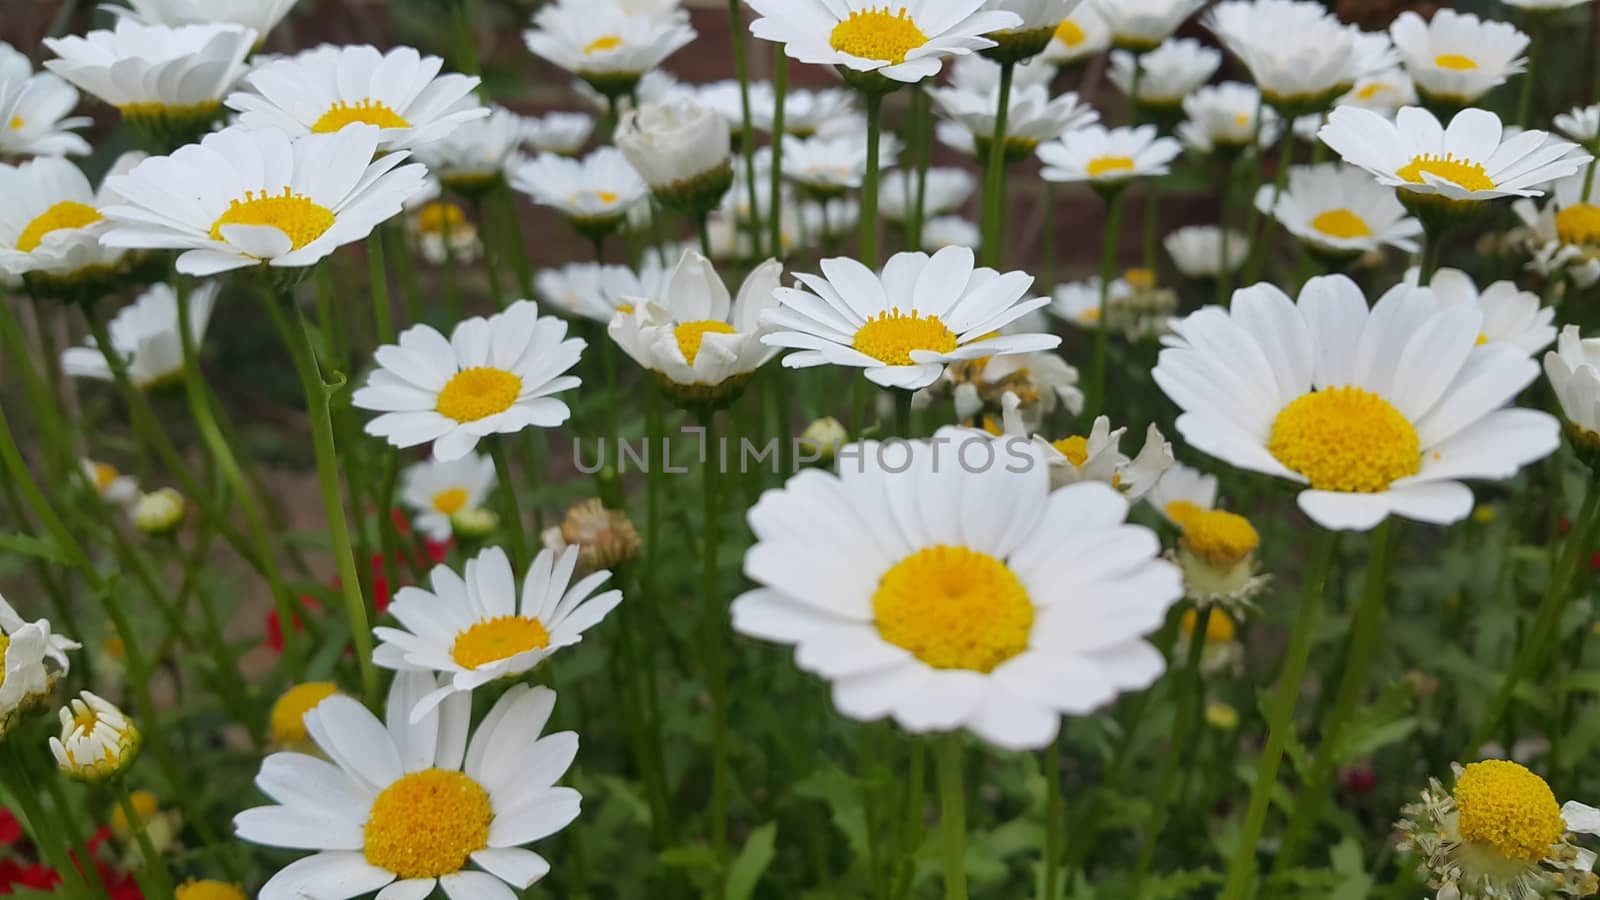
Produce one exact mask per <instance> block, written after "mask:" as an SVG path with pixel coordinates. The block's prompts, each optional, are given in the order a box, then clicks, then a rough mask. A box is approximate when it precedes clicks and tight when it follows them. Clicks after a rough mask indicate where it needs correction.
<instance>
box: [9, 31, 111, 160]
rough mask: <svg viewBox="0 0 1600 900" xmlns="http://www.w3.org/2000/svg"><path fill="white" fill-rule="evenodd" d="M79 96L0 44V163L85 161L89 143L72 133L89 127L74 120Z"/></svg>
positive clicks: (80, 119)
mask: <svg viewBox="0 0 1600 900" xmlns="http://www.w3.org/2000/svg"><path fill="white" fill-rule="evenodd" d="M77 105H78V91H77V89H75V88H74V87H72V85H69V84H67V83H66V82H65V81H62V80H61V78H60V77H59V76H57V75H55V74H53V73H50V72H40V73H38V74H35V73H34V71H33V64H32V63H30V62H28V58H27V57H26V56H24V55H22V54H21V53H19V52H17V51H16V49H15V48H13V47H12V46H11V45H10V44H7V43H5V42H3V41H0V159H7V158H11V157H22V156H84V155H86V154H88V152H89V142H88V141H86V140H84V139H83V138H81V137H79V136H78V135H76V134H73V133H72V131H73V129H75V128H83V127H84V126H86V125H89V124H90V123H91V121H92V120H91V119H89V118H88V117H87V116H73V117H71V118H68V116H67V114H68V113H70V112H72V110H73V108H74V107H76V106H77Z"/></svg>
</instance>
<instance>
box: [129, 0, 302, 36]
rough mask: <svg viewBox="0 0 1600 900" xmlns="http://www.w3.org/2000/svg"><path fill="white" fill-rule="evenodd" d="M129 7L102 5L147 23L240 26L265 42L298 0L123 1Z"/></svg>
mask: <svg viewBox="0 0 1600 900" xmlns="http://www.w3.org/2000/svg"><path fill="white" fill-rule="evenodd" d="M125 2H126V3H127V4H128V8H127V9H124V8H123V7H120V6H105V7H102V8H103V9H109V10H111V11H112V12H114V13H120V14H123V15H127V16H130V17H132V18H134V19H137V20H138V21H140V22H143V23H144V24H146V25H174V26H176V25H209V24H223V25H227V24H232V25H243V26H244V27H246V28H249V29H251V30H252V31H254V32H255V33H256V41H257V43H260V42H261V41H265V40H266V38H267V35H268V34H269V33H270V32H271V31H272V29H274V28H276V27H278V23H280V22H282V21H283V19H284V17H285V16H287V15H289V11H290V10H292V9H294V5H295V3H296V2H298V0H125Z"/></svg>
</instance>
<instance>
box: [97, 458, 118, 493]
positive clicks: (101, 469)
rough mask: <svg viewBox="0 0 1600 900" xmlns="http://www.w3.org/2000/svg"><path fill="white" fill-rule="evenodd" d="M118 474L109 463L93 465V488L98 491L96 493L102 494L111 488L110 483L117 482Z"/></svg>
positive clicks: (114, 467)
mask: <svg viewBox="0 0 1600 900" xmlns="http://www.w3.org/2000/svg"><path fill="white" fill-rule="evenodd" d="M119 474H120V473H119V472H118V471H117V467H116V466H113V465H110V464H109V463H95V464H94V486H95V489H96V490H98V491H102V492H103V491H105V490H106V489H107V488H109V487H111V483H112V482H114V481H116V480H117V476H118V475H119Z"/></svg>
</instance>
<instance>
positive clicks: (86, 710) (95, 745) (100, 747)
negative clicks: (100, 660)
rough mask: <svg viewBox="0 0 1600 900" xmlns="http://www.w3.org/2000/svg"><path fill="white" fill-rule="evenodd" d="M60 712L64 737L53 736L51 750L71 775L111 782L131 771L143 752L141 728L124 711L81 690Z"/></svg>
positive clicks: (57, 763) (68, 774)
mask: <svg viewBox="0 0 1600 900" xmlns="http://www.w3.org/2000/svg"><path fill="white" fill-rule="evenodd" d="M60 715H61V737H58V738H54V737H53V738H51V739H50V752H51V753H53V754H55V757H56V765H57V766H58V767H60V769H61V772H62V774H64V775H66V776H67V777H68V778H71V779H73V780H74V781H83V782H89V783H98V782H102V781H109V780H111V779H114V778H117V777H119V776H121V775H122V774H123V773H125V772H127V771H128V769H129V767H131V766H132V765H133V761H134V758H135V757H137V756H138V755H139V730H138V729H137V728H135V727H134V725H133V722H131V721H129V720H128V718H127V716H124V715H123V714H122V710H120V709H117V708H116V707H115V706H113V705H111V704H110V703H109V702H107V701H105V700H103V699H101V698H100V697H98V696H96V695H95V694H92V693H90V692H89V691H83V692H81V693H80V694H79V695H78V696H77V697H76V698H74V699H73V700H72V701H71V702H69V703H68V704H67V705H66V706H64V707H62V708H61V713H60Z"/></svg>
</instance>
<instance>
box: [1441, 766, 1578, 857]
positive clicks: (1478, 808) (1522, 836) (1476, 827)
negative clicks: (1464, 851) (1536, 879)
mask: <svg viewBox="0 0 1600 900" xmlns="http://www.w3.org/2000/svg"><path fill="white" fill-rule="evenodd" d="M1455 798H1456V812H1457V817H1458V827H1459V828H1460V830H1461V837H1462V839H1463V840H1466V841H1470V842H1472V843H1474V844H1478V845H1480V846H1485V847H1491V848H1493V849H1494V850H1495V851H1496V852H1498V853H1499V854H1500V855H1501V856H1504V857H1506V858H1507V859H1514V860H1520V861H1522V862H1525V863H1537V862H1538V861H1539V860H1541V859H1544V858H1545V857H1546V856H1547V855H1549V853H1550V845H1551V844H1554V843H1556V842H1557V841H1559V840H1561V837H1562V835H1564V834H1565V833H1566V830H1567V824H1566V821H1565V820H1563V819H1562V818H1561V806H1560V804H1558V803H1556V797H1555V794H1554V793H1552V792H1551V790H1550V785H1548V784H1546V783H1545V781H1544V779H1543V778H1540V777H1539V776H1538V775H1535V774H1533V773H1532V772H1530V771H1528V770H1527V769H1526V768H1524V767H1522V766H1520V765H1518V764H1517V763H1514V762H1510V761H1509V760H1503V759H1489V760H1484V761H1483V762H1475V763H1473V764H1472V765H1470V766H1467V767H1466V768H1465V769H1463V770H1462V772H1461V777H1460V778H1459V779H1457V780H1456V790H1455Z"/></svg>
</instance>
